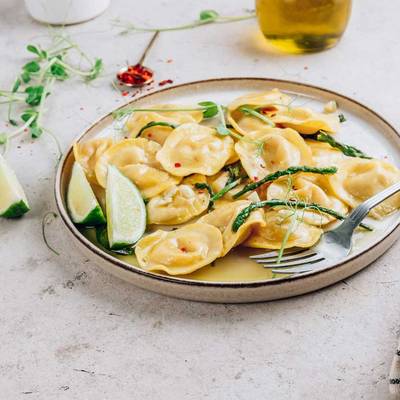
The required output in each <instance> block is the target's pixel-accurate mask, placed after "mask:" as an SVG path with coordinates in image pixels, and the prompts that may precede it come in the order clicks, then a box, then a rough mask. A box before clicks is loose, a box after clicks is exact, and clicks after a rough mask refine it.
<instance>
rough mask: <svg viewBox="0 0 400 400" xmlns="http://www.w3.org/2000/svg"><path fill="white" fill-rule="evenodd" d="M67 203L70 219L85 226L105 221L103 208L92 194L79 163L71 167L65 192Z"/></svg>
mask: <svg viewBox="0 0 400 400" xmlns="http://www.w3.org/2000/svg"><path fill="white" fill-rule="evenodd" d="M67 205H68V210H69V213H70V215H71V218H72V221H74V222H75V223H76V224H82V225H87V226H93V225H101V224H105V223H106V219H105V217H104V213H103V210H102V209H101V207H100V205H99V202H98V201H97V199H96V196H95V195H94V192H93V189H92V187H91V186H90V183H89V181H88V180H87V178H86V175H85V172H84V171H83V168H82V167H81V165H80V164H78V163H77V162H75V164H74V166H73V167H72V174H71V179H70V181H69V186H68V193H67Z"/></svg>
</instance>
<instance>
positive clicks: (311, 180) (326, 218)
mask: <svg viewBox="0 0 400 400" xmlns="http://www.w3.org/2000/svg"><path fill="white" fill-rule="evenodd" d="M272 199H282V200H292V201H303V202H305V203H316V204H318V205H320V206H322V207H325V208H330V209H332V210H335V211H337V212H339V213H341V214H343V215H344V214H346V213H347V207H346V205H345V204H344V203H343V202H342V201H340V200H339V199H338V198H336V197H335V196H334V195H333V194H332V192H331V191H330V190H329V186H328V184H327V182H326V177H325V176H316V175H312V174H296V175H294V176H292V177H282V178H280V179H278V180H277V181H274V182H272V183H271V184H270V185H269V186H268V189H267V200H272ZM297 212H298V214H299V215H300V216H301V218H302V220H303V221H304V222H306V223H308V224H310V225H316V226H321V225H326V224H328V223H330V222H332V221H334V220H335V218H334V217H332V216H330V215H327V214H323V213H320V212H318V211H314V210H307V209H303V210H301V209H299V210H298V211H297Z"/></svg>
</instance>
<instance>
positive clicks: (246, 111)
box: [239, 106, 275, 128]
mask: <svg viewBox="0 0 400 400" xmlns="http://www.w3.org/2000/svg"><path fill="white" fill-rule="evenodd" d="M239 111H241V112H242V113H243V114H246V115H251V116H253V117H256V118H258V119H260V120H261V121H263V122H265V123H266V124H268V125H269V126H271V127H272V128H275V123H274V121H272V119H271V118H268V117H266V116H265V115H263V114H261V113H260V112H258V111H257V110H254V109H253V108H250V107H246V106H242V107H240V108H239Z"/></svg>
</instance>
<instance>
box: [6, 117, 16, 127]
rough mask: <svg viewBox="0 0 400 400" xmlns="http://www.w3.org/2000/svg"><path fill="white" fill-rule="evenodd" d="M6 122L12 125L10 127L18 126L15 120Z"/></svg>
mask: <svg viewBox="0 0 400 400" xmlns="http://www.w3.org/2000/svg"><path fill="white" fill-rule="evenodd" d="M8 122H9V123H10V124H11V125H12V126H18V122H17V121H16V120H15V119H12V118H10V119H9V120H8Z"/></svg>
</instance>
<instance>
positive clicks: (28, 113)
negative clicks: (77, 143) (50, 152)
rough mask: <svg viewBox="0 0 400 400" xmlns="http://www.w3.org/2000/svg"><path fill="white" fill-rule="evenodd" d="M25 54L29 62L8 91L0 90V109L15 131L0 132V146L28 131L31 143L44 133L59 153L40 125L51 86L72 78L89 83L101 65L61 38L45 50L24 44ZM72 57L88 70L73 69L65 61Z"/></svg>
mask: <svg viewBox="0 0 400 400" xmlns="http://www.w3.org/2000/svg"><path fill="white" fill-rule="evenodd" d="M26 50H27V52H28V53H30V55H31V57H32V59H31V60H29V61H28V62H27V63H25V64H24V65H23V66H22V68H21V70H20V72H19V73H18V75H17V77H16V78H15V80H14V83H13V85H12V88H11V90H9V91H7V90H1V89H0V105H7V107H8V112H7V119H8V122H9V124H10V125H12V126H14V127H16V129H15V130H14V131H13V132H10V133H7V132H0V145H5V146H7V145H8V143H9V141H11V140H12V139H14V138H16V137H17V136H19V135H21V134H23V133H24V132H26V131H29V133H30V135H31V137H32V138H33V139H37V138H39V137H40V136H41V135H42V134H43V132H47V133H49V134H50V135H51V136H52V137H53V138H54V140H55V141H56V143H57V146H58V150H60V146H59V143H58V140H57V138H56V137H55V136H54V135H52V134H51V132H49V131H48V130H47V129H46V128H45V127H44V125H43V116H44V113H45V109H46V107H45V102H46V100H47V98H48V96H50V94H51V93H52V90H53V85H54V84H55V83H56V82H62V81H66V80H68V79H70V78H72V77H73V76H79V77H81V78H82V79H83V80H85V81H86V82H89V81H92V80H94V79H96V78H97V77H98V76H99V75H100V73H101V71H102V69H103V62H102V60H101V59H99V58H98V59H95V60H94V61H92V60H91V59H90V58H89V57H88V56H86V55H85V54H84V53H83V51H82V50H81V49H80V48H79V46H78V45H77V44H76V43H73V42H72V41H71V40H70V39H69V38H68V37H67V36H63V35H56V36H55V38H54V42H53V45H52V46H51V47H49V48H48V49H43V47H42V46H40V45H36V44H28V45H27V46H26ZM73 55H75V58H76V55H78V56H79V59H82V58H84V59H85V60H86V62H87V63H88V65H89V67H88V69H81V68H80V67H74V66H73V64H72V63H71V62H70V61H69V58H72V57H71V56H73ZM78 61H79V60H78ZM17 107H18V108H17ZM15 114H17V116H15ZM19 121H20V122H19ZM6 149H7V147H6Z"/></svg>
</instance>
